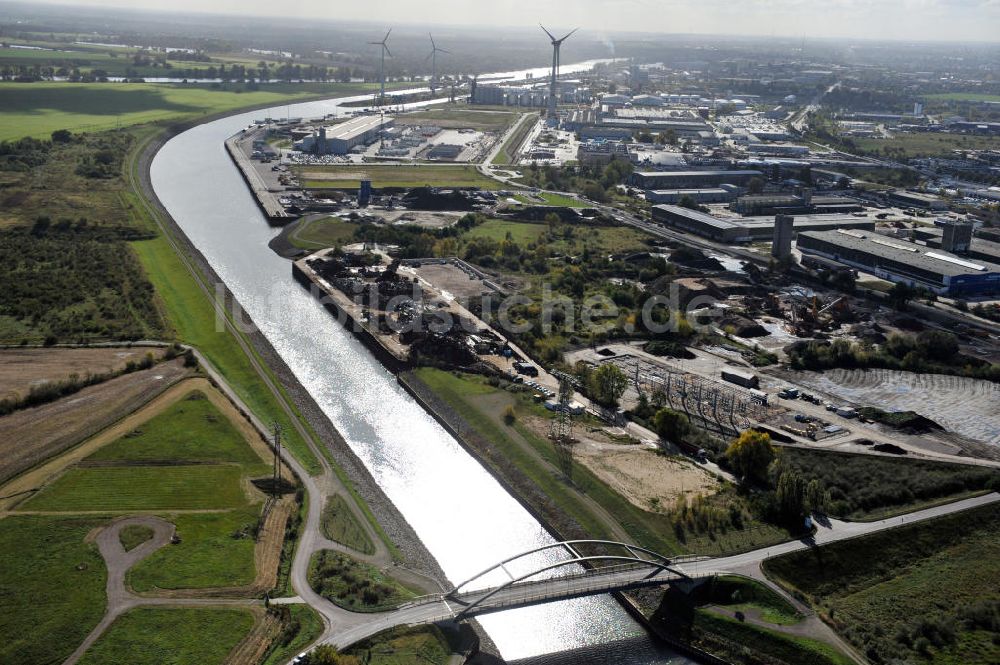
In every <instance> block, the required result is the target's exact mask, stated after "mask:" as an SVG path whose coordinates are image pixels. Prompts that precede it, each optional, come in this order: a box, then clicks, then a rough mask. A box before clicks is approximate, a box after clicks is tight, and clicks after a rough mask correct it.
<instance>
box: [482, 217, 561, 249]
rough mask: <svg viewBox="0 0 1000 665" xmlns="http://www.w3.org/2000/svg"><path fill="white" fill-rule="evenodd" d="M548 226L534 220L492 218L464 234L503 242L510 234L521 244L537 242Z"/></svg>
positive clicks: (512, 238)
mask: <svg viewBox="0 0 1000 665" xmlns="http://www.w3.org/2000/svg"><path fill="white" fill-rule="evenodd" d="M548 230H549V229H548V226H547V225H545V224H538V223H533V222H515V221H511V220H508V219H491V220H489V221H486V222H483V223H482V224H480V225H478V226H476V227H474V228H473V229H472V230H471V231H469V232H468V233H466V234H464V236H463V237H464V238H467V239H470V238H491V239H493V240H496V241H497V242H502V241H503V240H505V239H506V238H507V235H508V234H510V239H511V240H513V241H514V242H516V243H517V244H519V245H527V244H529V243H533V242H536V241H537V240H538V239H539V238H540V237H542V234H543V233H545V232H547V231H548Z"/></svg>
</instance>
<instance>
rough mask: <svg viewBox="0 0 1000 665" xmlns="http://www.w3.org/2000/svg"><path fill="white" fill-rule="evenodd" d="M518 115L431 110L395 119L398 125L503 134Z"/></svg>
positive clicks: (508, 112)
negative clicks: (428, 126) (429, 126)
mask: <svg viewBox="0 0 1000 665" xmlns="http://www.w3.org/2000/svg"><path fill="white" fill-rule="evenodd" d="M519 117H521V114H520V113H515V112H511V111H478V110H472V109H453V108H433V109H428V110H426V111H415V112H413V113H406V114H403V115H399V116H397V117H396V124H399V125H434V126H436V127H442V128H444V129H475V130H478V131H481V132H505V131H507V128H508V127H510V126H511V125H512V124H513V123H514V121H515V120H517V119H518V118H519Z"/></svg>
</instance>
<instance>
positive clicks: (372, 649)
mask: <svg viewBox="0 0 1000 665" xmlns="http://www.w3.org/2000/svg"><path fill="white" fill-rule="evenodd" d="M454 650H455V648H454V646H453V645H452V644H451V643H450V640H449V639H448V636H446V635H444V634H443V633H442V632H441V630H440V629H439V628H438V627H437V626H414V627H404V628H395V629H393V630H389V631H386V632H383V633H379V634H378V635H375V636H373V637H371V638H369V639H367V640H363V641H361V642H359V643H358V644H355V645H354V646H352V647H350V648H349V649H347V650H346V651H345V652H344V653H345V655H347V656H353V657H355V658H357V659H359V662H361V663H365V665H414V664H416V663H419V664H420V665H447V663H448V662H450V659H451V655H452V652H453V651H454Z"/></svg>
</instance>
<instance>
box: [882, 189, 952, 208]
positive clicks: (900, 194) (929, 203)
mask: <svg viewBox="0 0 1000 665" xmlns="http://www.w3.org/2000/svg"><path fill="white" fill-rule="evenodd" d="M886 198H887V199H888V200H889V201H890V202H891V203H893V204H895V205H898V206H902V207H904V208H922V209H924V210H947V209H948V204H947V203H946V202H945V201H942V200H941V199H939V198H938V197H936V196H934V195H933V194H923V193H921V192H909V191H906V190H903V189H896V190H893V191H891V192H889V193H888V194H886Z"/></svg>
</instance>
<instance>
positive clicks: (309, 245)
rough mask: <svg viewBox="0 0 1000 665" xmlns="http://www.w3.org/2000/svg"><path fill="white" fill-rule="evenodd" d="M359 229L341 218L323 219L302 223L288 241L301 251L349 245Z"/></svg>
mask: <svg viewBox="0 0 1000 665" xmlns="http://www.w3.org/2000/svg"><path fill="white" fill-rule="evenodd" d="M359 227H360V224H356V223H354V222H348V221H345V220H343V219H340V218H339V217H322V218H320V219H313V220H305V221H303V222H300V223H299V226H298V227H297V228H296V229H295V230H294V231H293V232H292V233H291V234H290V235H289V238H288V239H289V241H291V243H292V244H293V245H295V246H296V247H299V248H301V249H324V248H326V247H335V246H338V245H346V244H349V243H350V242H351V241H352V240H353V238H354V232H355V231H357V230H358V228H359Z"/></svg>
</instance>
